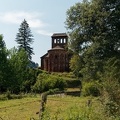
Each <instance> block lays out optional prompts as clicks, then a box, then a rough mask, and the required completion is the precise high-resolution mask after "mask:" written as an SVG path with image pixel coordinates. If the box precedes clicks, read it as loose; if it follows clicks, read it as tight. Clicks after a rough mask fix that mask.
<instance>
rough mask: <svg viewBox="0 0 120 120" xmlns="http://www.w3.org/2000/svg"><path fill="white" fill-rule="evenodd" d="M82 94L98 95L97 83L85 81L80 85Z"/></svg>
mask: <svg viewBox="0 0 120 120" xmlns="http://www.w3.org/2000/svg"><path fill="white" fill-rule="evenodd" d="M82 87H83V88H82V95H83V96H95V97H96V96H99V95H100V91H99V89H98V85H97V84H96V83H95V82H88V83H87V82H86V83H84V84H83V86H82Z"/></svg>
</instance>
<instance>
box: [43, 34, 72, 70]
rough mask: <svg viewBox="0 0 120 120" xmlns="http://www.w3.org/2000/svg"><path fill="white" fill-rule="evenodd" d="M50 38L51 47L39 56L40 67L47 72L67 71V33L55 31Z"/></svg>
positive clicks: (68, 56) (68, 58)
mask: <svg viewBox="0 0 120 120" xmlns="http://www.w3.org/2000/svg"><path fill="white" fill-rule="evenodd" d="M51 40H52V48H51V49H50V50H48V52H47V53H46V54H45V55H43V56H42V57H41V69H42V70H45V71H48V72H69V60H70V55H69V54H68V51H67V43H68V36H67V34H66V33H55V34H53V35H52V36H51Z"/></svg>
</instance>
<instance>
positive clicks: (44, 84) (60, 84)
mask: <svg viewBox="0 0 120 120" xmlns="http://www.w3.org/2000/svg"><path fill="white" fill-rule="evenodd" d="M65 87H66V81H65V80H64V79H62V78H61V77H59V76H55V75H50V74H45V73H43V74H39V75H38V78H37V81H36V83H35V84H34V86H33V87H32V90H33V91H35V92H38V93H40V92H43V91H49V90H50V89H55V88H58V89H59V90H64V88H65Z"/></svg>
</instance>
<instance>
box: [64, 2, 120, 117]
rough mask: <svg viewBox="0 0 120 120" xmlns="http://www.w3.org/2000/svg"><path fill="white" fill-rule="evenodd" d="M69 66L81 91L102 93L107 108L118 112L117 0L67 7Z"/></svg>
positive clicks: (119, 26)
mask: <svg viewBox="0 0 120 120" xmlns="http://www.w3.org/2000/svg"><path fill="white" fill-rule="evenodd" d="M66 27H67V29H68V34H69V36H70V39H69V40H70V42H69V48H70V49H71V51H72V52H73V53H74V55H73V57H72V59H71V61H70V68H71V70H72V71H73V73H74V74H75V75H76V76H77V77H79V78H80V79H81V80H82V83H83V86H82V92H83V94H84V96H87V95H95V96H99V95H101V101H102V103H103V104H104V106H106V108H107V112H110V113H111V114H112V115H113V116H114V115H119V114H120V107H119V106H120V1H119V0H91V1H88V0H84V1H83V2H81V3H76V4H75V5H74V6H72V7H71V8H70V9H69V10H68V11H67V19H66Z"/></svg>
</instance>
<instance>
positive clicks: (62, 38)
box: [51, 33, 68, 48]
mask: <svg viewBox="0 0 120 120" xmlns="http://www.w3.org/2000/svg"><path fill="white" fill-rule="evenodd" d="M51 38H52V48H54V47H56V46H60V47H62V48H65V46H66V45H67V42H68V36H67V34H66V33H55V34H53V35H52V36H51Z"/></svg>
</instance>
